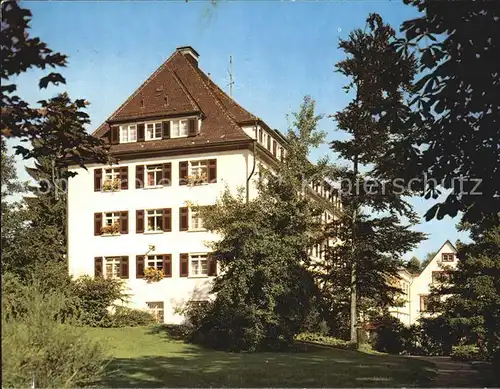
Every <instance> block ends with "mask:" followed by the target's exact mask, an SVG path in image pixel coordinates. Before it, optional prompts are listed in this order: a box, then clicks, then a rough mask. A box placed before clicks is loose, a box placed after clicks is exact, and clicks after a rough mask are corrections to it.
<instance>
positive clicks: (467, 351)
mask: <svg viewBox="0 0 500 389" xmlns="http://www.w3.org/2000/svg"><path fill="white" fill-rule="evenodd" d="M450 356H451V357H452V358H453V359H457V360H460V361H477V360H480V359H481V350H480V348H479V347H478V346H477V345H474V344H464V345H460V346H453V348H452V350H451V353H450Z"/></svg>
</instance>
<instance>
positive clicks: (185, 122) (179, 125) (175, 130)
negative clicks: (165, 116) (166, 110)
mask: <svg viewBox="0 0 500 389" xmlns="http://www.w3.org/2000/svg"><path fill="white" fill-rule="evenodd" d="M181 129H182V130H183V131H182V133H181ZM184 132H185V133H184ZM188 135H189V119H178V120H171V121H170V137H171V138H186V137H187V136H188Z"/></svg>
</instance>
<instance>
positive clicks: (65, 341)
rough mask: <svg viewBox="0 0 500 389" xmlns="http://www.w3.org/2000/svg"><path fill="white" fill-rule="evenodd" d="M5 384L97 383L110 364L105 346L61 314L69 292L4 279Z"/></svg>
mask: <svg viewBox="0 0 500 389" xmlns="http://www.w3.org/2000/svg"><path fill="white" fill-rule="evenodd" d="M2 281H3V282H2V295H3V296H2V297H3V298H2V386H4V387H28V386H31V384H32V380H34V382H35V386H36V387H42V388H70V387H75V386H81V385H89V384H92V383H94V382H95V381H96V380H97V379H99V377H100V376H101V374H102V372H103V369H104V367H105V366H106V364H107V362H106V358H105V353H104V350H103V349H102V348H101V346H100V344H99V343H98V342H94V341H91V340H89V339H88V338H87V336H86V334H85V332H84V331H83V330H81V329H78V328H76V327H74V326H71V325H70V324H71V322H72V318H71V317H70V316H65V317H64V316H63V315H61V312H63V311H64V309H65V307H66V306H67V304H68V301H67V299H68V298H67V296H65V295H64V294H61V293H60V292H58V291H49V292H48V291H46V290H45V289H44V288H43V287H41V286H40V285H39V284H38V283H36V282H35V283H32V284H25V283H22V282H20V281H19V280H18V279H16V277H15V276H13V275H5V276H4V277H3V280H2Z"/></svg>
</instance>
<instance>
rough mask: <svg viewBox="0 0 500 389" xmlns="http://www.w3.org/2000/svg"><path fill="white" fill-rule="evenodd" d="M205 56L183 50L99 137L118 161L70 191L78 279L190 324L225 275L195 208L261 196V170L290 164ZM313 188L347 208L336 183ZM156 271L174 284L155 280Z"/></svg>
mask: <svg viewBox="0 0 500 389" xmlns="http://www.w3.org/2000/svg"><path fill="white" fill-rule="evenodd" d="M198 59H199V55H198V53H197V52H196V51H195V50H194V49H193V48H192V47H189V46H187V47H180V48H178V49H177V50H176V51H175V52H174V53H173V54H172V56H171V57H170V58H169V59H168V60H167V61H166V62H165V63H164V64H162V65H161V66H160V68H159V69H158V70H156V71H155V72H154V73H153V74H152V75H151V77H149V78H148V79H147V80H146V81H145V82H144V83H143V84H142V85H141V86H140V87H139V88H138V89H137V90H136V91H135V92H134V93H133V94H132V95H131V96H130V97H129V98H128V99H127V100H126V101H125V102H124V103H123V104H122V105H121V106H120V107H119V108H118V109H117V110H116V111H115V112H114V113H113V114H112V115H111V116H110V117H109V118H108V120H106V122H105V123H103V124H102V125H101V126H100V127H99V128H98V129H97V130H96V131H95V132H94V136H96V137H99V138H102V139H105V140H107V141H108V142H109V143H110V144H111V149H110V151H111V154H112V155H113V156H114V157H115V158H116V159H117V163H116V164H113V165H111V166H104V165H97V164H89V165H87V168H88V170H85V169H82V168H79V167H72V168H71V170H72V171H73V172H75V173H77V175H76V176H75V177H73V178H71V180H70V182H69V185H68V258H69V272H70V274H71V275H72V276H74V277H78V276H82V275H92V276H102V277H119V278H122V279H124V280H125V282H126V285H127V286H128V288H129V291H128V292H129V293H130V295H131V300H130V306H132V307H135V308H145V309H149V310H151V311H152V312H153V313H154V314H155V315H157V317H158V320H159V321H162V322H167V323H180V322H182V320H183V316H182V315H181V314H180V313H179V309H181V308H183V307H184V306H185V304H186V303H188V302H190V301H206V300H207V299H208V298H210V296H209V290H210V282H211V279H213V276H215V275H216V274H217V272H218V265H217V263H216V262H215V261H214V260H213V259H211V258H210V255H209V254H210V249H209V244H208V242H210V241H212V240H214V239H216V236H214V235H213V234H210V233H209V232H207V231H206V230H205V229H204V228H203V220H202V219H201V218H200V216H199V215H198V214H197V213H196V212H194V211H193V210H192V209H191V207H190V205H191V204H196V205H200V206H203V205H211V204H214V203H215V201H216V199H217V197H218V196H219V195H220V193H221V192H222V191H223V190H224V188H225V187H226V186H227V187H229V188H230V189H231V190H234V191H236V190H237V188H243V189H244V191H245V193H246V196H247V198H253V197H254V196H255V195H256V194H257V190H256V180H257V177H258V175H259V168H260V167H261V166H266V167H271V168H272V166H274V164H276V163H279V162H280V161H283V160H284V159H285V158H286V139H285V138H284V137H283V136H282V135H281V133H280V132H279V131H277V130H274V129H271V128H270V127H269V126H268V125H267V124H266V123H265V122H264V121H262V120H261V119H259V118H258V117H256V116H255V115H253V114H251V113H249V112H248V111H246V110H245V109H243V108H242V107H241V106H240V105H238V104H237V103H236V102H235V101H234V100H232V99H231V98H230V97H229V96H227V95H226V94H225V93H224V92H223V91H222V90H221V89H220V88H219V87H218V86H217V85H215V84H214V83H213V82H212V81H211V80H210V78H209V77H208V76H207V75H206V74H205V73H204V72H203V71H202V70H201V69H200V68H199V67H198ZM310 187H311V189H312V190H313V191H314V192H315V195H317V196H321V197H323V198H325V199H327V200H329V201H330V202H331V203H332V205H333V207H340V199H339V198H338V196H337V195H336V192H335V191H334V190H333V188H332V187H331V186H330V185H329V184H328V183H326V182H324V183H321V184H314V185H311V186H310ZM333 213H334V212H327V213H326V214H325V215H324V218H325V221H327V220H330V219H331V218H332V217H333V216H334V215H333ZM312 255H313V256H317V257H319V256H321V248H314V249H313V250H312ZM151 270H153V272H154V271H160V270H161V271H162V272H163V274H164V278H163V279H161V280H160V281H157V282H148V280H146V279H145V274H147V273H148V272H149V271H151ZM145 271H146V273H145Z"/></svg>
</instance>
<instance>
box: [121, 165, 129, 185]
mask: <svg viewBox="0 0 500 389" xmlns="http://www.w3.org/2000/svg"><path fill="white" fill-rule="evenodd" d="M120 189H122V190H125V189H128V166H122V167H121V168H120Z"/></svg>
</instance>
